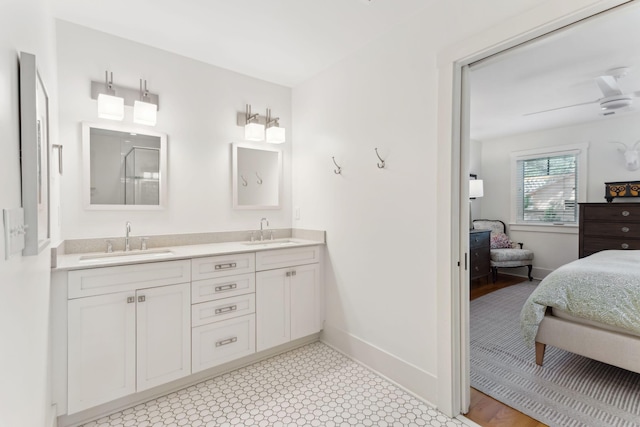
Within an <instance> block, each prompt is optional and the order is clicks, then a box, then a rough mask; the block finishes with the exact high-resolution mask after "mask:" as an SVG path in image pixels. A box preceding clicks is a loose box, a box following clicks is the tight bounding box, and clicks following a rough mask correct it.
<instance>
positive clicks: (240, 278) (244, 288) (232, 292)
mask: <svg viewBox="0 0 640 427" xmlns="http://www.w3.org/2000/svg"><path fill="white" fill-rule="evenodd" d="M255 291H256V276H255V274H253V273H248V274H239V275H237V276H228V277H219V278H217V279H206V280H198V281H195V282H193V283H192V284H191V303H192V304H197V303H200V302H207V301H213V300H217V299H220V298H229V297H233V296H236V295H242V294H248V293H251V292H255Z"/></svg>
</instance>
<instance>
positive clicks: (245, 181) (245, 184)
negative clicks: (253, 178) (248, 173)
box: [240, 175, 248, 187]
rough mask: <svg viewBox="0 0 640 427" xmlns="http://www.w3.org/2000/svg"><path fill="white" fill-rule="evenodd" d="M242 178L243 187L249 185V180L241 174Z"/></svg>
mask: <svg viewBox="0 0 640 427" xmlns="http://www.w3.org/2000/svg"><path fill="white" fill-rule="evenodd" d="M240 178H241V179H242V186H243V187H246V186H247V184H248V183H247V180H246V179H244V176H243V175H240Z"/></svg>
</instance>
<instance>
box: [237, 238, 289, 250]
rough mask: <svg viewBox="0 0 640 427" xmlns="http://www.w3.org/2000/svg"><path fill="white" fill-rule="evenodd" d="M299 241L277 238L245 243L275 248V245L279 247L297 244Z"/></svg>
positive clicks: (246, 243)
mask: <svg viewBox="0 0 640 427" xmlns="http://www.w3.org/2000/svg"><path fill="white" fill-rule="evenodd" d="M297 243H298V242H296V241H295V240H291V239H275V240H262V241H260V240H256V241H255V242H244V244H245V245H249V246H258V247H263V248H266V247H269V248H273V247H278V246H291V245H295V244H297Z"/></svg>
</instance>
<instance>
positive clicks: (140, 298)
mask: <svg viewBox="0 0 640 427" xmlns="http://www.w3.org/2000/svg"><path fill="white" fill-rule="evenodd" d="M145 301H146V298H145V297H144V295H140V296H139V297H138V302H145Z"/></svg>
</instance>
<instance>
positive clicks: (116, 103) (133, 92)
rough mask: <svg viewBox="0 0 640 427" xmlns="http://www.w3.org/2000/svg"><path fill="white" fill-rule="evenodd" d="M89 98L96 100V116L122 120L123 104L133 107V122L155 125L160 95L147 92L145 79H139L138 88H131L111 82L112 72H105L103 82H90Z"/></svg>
mask: <svg viewBox="0 0 640 427" xmlns="http://www.w3.org/2000/svg"><path fill="white" fill-rule="evenodd" d="M91 98H93V99H97V100H98V117H100V118H102V119H109V120H123V119H124V106H125V105H127V106H131V107H133V121H134V122H135V123H139V124H143V125H148V126H155V124H156V119H157V112H158V109H159V105H160V102H159V101H160V97H159V96H158V95H156V94H153V93H149V91H148V90H147V81H146V80H145V81H144V88H143V85H142V79H140V89H139V90H138V89H131V88H127V87H122V86H116V85H114V84H113V73H111V75H109V72H108V71H106V72H105V81H104V82H94V81H92V82H91Z"/></svg>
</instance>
